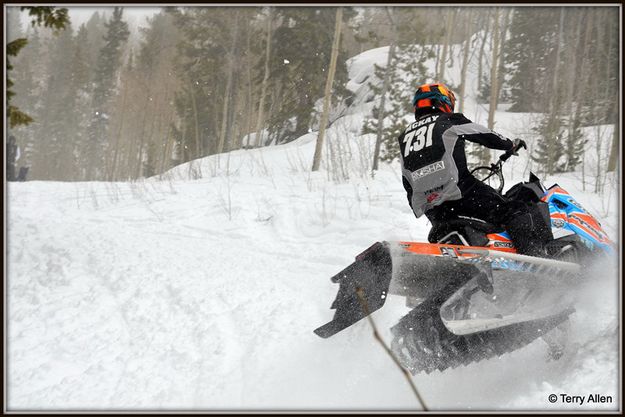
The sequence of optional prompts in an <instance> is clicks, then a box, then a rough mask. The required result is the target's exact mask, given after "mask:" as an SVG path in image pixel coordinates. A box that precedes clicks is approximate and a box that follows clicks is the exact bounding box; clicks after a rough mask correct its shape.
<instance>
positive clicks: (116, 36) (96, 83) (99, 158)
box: [87, 7, 130, 179]
mask: <svg viewBox="0 0 625 417" xmlns="http://www.w3.org/2000/svg"><path fill="white" fill-rule="evenodd" d="M122 15H123V9H122V8H121V7H115V9H114V10H113V15H112V16H111V18H110V20H109V21H108V22H106V23H105V27H106V30H107V33H106V35H105V37H104V46H103V47H102V49H100V52H99V55H98V60H97V66H96V69H95V78H94V80H93V100H92V115H91V120H90V122H89V129H88V137H89V143H88V160H89V162H87V163H88V167H89V169H88V172H87V175H88V179H95V178H102V176H103V175H104V172H103V171H104V165H105V159H104V156H105V154H106V150H107V147H108V141H109V136H108V135H109V132H108V127H109V119H110V109H109V104H110V101H111V99H112V98H113V96H114V95H115V94H116V89H115V87H116V76H117V71H118V70H119V68H120V66H121V56H122V48H123V46H124V44H125V43H126V41H127V40H128V36H129V35H130V31H129V30H128V24H127V23H126V22H125V21H124V20H123V19H122Z"/></svg>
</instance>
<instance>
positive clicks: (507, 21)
mask: <svg viewBox="0 0 625 417" xmlns="http://www.w3.org/2000/svg"><path fill="white" fill-rule="evenodd" d="M510 12H511V9H506V10H505V12H504V17H503V26H502V28H501V40H500V41H499V70H498V72H497V78H498V82H497V102H499V99H500V98H501V88H502V87H503V83H504V81H505V78H504V75H505V73H506V72H505V70H506V68H505V63H506V62H505V59H504V48H505V47H506V39H507V35H508V26H510Z"/></svg>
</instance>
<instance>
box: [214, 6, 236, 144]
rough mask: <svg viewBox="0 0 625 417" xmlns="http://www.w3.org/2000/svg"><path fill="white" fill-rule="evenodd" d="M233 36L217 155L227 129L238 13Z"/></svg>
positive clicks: (223, 142)
mask: <svg viewBox="0 0 625 417" xmlns="http://www.w3.org/2000/svg"><path fill="white" fill-rule="evenodd" d="M233 32H234V33H233V35H232V46H231V47H230V54H229V55H230V65H229V67H230V68H229V71H228V80H227V81H226V94H225V97H224V108H223V112H222V119H221V132H220V133H219V144H218V145H217V153H222V152H223V151H224V144H225V141H226V131H227V127H228V109H229V107H228V106H229V105H230V96H231V94H232V93H231V90H232V79H233V75H234V74H233V73H234V48H235V47H236V43H237V36H238V34H239V15H238V12H235V15H234V29H233Z"/></svg>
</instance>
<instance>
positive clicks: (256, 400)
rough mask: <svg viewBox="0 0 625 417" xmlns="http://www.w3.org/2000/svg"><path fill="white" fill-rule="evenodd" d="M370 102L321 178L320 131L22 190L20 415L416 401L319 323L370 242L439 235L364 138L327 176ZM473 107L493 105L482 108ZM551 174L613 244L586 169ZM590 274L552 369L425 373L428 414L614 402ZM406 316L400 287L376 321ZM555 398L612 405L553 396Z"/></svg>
mask: <svg viewBox="0 0 625 417" xmlns="http://www.w3.org/2000/svg"><path fill="white" fill-rule="evenodd" d="M387 51H388V48H378V49H375V50H372V51H367V52H365V53H363V54H361V55H359V56H358V57H356V58H354V59H352V60H351V61H350V77H351V78H352V81H350V88H352V89H353V90H357V89H358V88H360V89H361V90H362V94H365V93H366V91H365V90H366V88H364V87H363V86H364V85H365V84H366V83H365V82H364V81H363V80H365V79H366V75H367V73H368V71H369V72H372V67H371V62H384V61H385V54H386V52H387ZM456 76H457V75H456ZM363 102H364V101H363ZM367 105H368V104H363V105H362V106H361V108H360V109H361V110H362V111H361V112H360V113H358V112H353V114H349V115H348V116H345V117H343V118H342V119H340V120H338V121H337V122H335V124H333V125H332V126H331V128H330V129H328V145H327V146H326V149H325V151H324V152H326V156H325V157H324V164H325V167H324V169H322V171H320V172H318V173H312V174H311V173H309V172H307V169H308V164H309V162H310V161H311V160H312V153H313V149H314V139H315V135H311V134H309V135H306V136H305V137H302V138H300V139H298V140H297V141H295V142H292V143H289V144H287V145H282V146H276V147H271V148H265V149H256V150H250V151H235V152H231V153H230V154H228V155H219V156H213V157H209V158H204V159H203V160H200V161H194V162H192V163H187V164H184V165H182V166H180V167H177V168H175V169H174V170H172V171H171V172H170V173H169V174H168V175H166V176H165V177H164V178H163V179H161V180H159V179H155V178H154V179H149V180H146V181H140V182H136V183H98V182H94V183H54V182H27V183H10V184H9V185H8V192H9V194H8V219H7V248H8V249H7V250H8V254H7V255H8V278H7V284H6V285H7V290H8V307H7V308H8V338H7V340H8V343H7V344H8V361H7V382H8V396H7V399H8V403H7V406H8V408H9V409H10V410H37V409H44V410H48V409H53V410H79V409H178V410H180V409H189V410H191V409H193V410H195V409H213V410H214V409H224V410H225V409H249V410H251V409H311V410H318V409H334V410H348V409H349V410H366V409H375V410H383V409H387V410H418V409H419V406H418V404H417V402H416V400H415V398H414V397H413V395H412V393H411V391H410V389H409V387H408V385H407V383H406V381H405V380H404V377H403V375H402V374H401V373H400V372H398V370H397V369H396V368H395V366H394V365H393V363H392V362H391V360H390V358H389V357H388V356H387V355H386V354H385V353H384V351H383V350H382V348H381V347H380V346H379V345H378V344H377V342H376V341H375V340H374V338H373V336H372V332H371V328H370V327H369V324H368V323H367V322H366V321H365V320H363V321H361V322H359V323H358V324H357V325H354V326H352V327H350V328H349V329H347V330H345V331H344V332H342V333H340V334H339V335H337V336H335V337H333V338H330V339H327V340H323V339H320V338H318V337H317V336H315V335H314V334H313V332H312V330H313V329H315V328H316V327H318V326H319V325H321V324H323V323H325V322H327V321H328V320H330V319H331V317H332V314H333V310H330V309H329V307H330V304H331V302H332V300H333V299H334V296H335V295H336V291H337V289H338V286H337V285H335V284H332V283H331V282H330V280H329V278H330V277H331V276H332V275H334V274H335V273H337V272H338V271H340V270H341V269H342V268H344V267H345V266H347V265H348V264H349V263H350V262H352V260H353V258H354V256H356V255H357V254H358V253H359V252H361V251H362V250H364V249H366V248H367V247H368V246H370V245H371V244H372V243H374V242H375V241H380V240H389V241H392V240H413V241H425V240H427V233H428V231H429V224H428V222H427V220H426V219H425V218H420V219H415V218H414V216H413V214H412V212H411V211H410V208H409V207H408V204H407V202H406V200H405V194H404V191H403V188H402V186H401V177H400V174H399V168H398V165H397V163H395V164H391V165H387V164H383V165H382V167H381V169H380V171H379V172H378V173H377V174H376V178H375V179H371V178H369V177H368V174H367V173H366V171H363V165H362V159H363V158H365V159H368V158H369V157H370V154H371V152H372V148H373V142H372V138H371V137H370V136H362V137H359V138H356V139H352V140H351V141H350V142H349V146H350V149H351V153H350V154H349V155H350V159H349V161H347V162H348V165H349V170H348V171H349V172H350V180H349V181H348V182H341V183H337V182H335V181H332V179H331V178H329V173H328V172H329V171H328V162H327V161H328V157H327V152H328V147H329V146H333V141H336V140H338V139H340V137H341V136H340V135H341V133H340V132H341V131H345V130H346V129H347V130H348V131H350V132H352V134H353V135H354V134H355V133H354V132H358V128H359V126H361V125H362V120H363V117H364V116H363V114H364V112H365V110H366V108H367ZM466 108H467V111H466V113H467V115H469V117H473V115H474V113H475V114H478V115H482V116H483V114H484V110H483V109H481V108H480V106H479V105H477V104H475V103H474V102H468V103H467V104H466ZM519 117H520V116H519V114H516V115H512V114H508V113H505V112H499V113H498V115H497V120H498V122H499V123H500V124H501V125H502V127H503V126H509V129H510V132H506V131H505V130H502V132H503V133H504V134H509V135H510V136H518V135H515V132H514V129H515V126H517V127H518V126H523V125H524V122H523V121H520V119H519ZM474 119H475V117H474ZM476 121H478V122H480V120H479V117H478V118H477V120H476ZM482 122H483V120H482ZM525 123H527V120H525ZM334 144H336V142H334ZM523 158H524V157H523V156H521V157H519V158H518V159H517V160H516V161H511V163H510V164H508V166H506V175H507V180H508V183H507V185H508V186H510V185H512V184H514V183H515V182H517V181H519V180H520V179H521V178H524V177H525V176H526V175H527V170H526V168H525V167H526V162H527V159H523ZM193 170H195V173H193ZM198 172H200V173H201V175H198ZM197 176H200V177H201V178H199V179H194V180H193V179H189V177H191V178H195V177H197ZM545 182H546V184H547V185H550V184H552V183H553V182H558V183H559V184H560V185H562V186H563V187H565V188H566V189H568V190H569V191H570V192H571V194H572V195H573V196H574V197H575V198H576V199H578V201H580V202H581V203H582V205H584V206H585V207H586V208H587V209H589V210H590V211H591V212H592V213H593V214H595V215H597V216H598V217H599V219H600V221H601V223H602V224H603V226H604V228H605V229H606V231H607V232H608V234H609V235H610V236H611V238H612V239H613V240H615V241H616V240H617V238H618V233H617V231H618V230H619V229H618V215H617V213H618V201H617V198H616V197H614V196H613V197H611V199H609V200H608V199H607V198H604V199H600V198H598V197H597V196H596V195H595V194H593V193H591V192H590V191H588V190H582V189H581V186H580V185H579V181H578V175H577V174H566V175H561V176H558V177H553V178H548V179H547V180H546V181H545ZM614 193H616V191H615V192H614ZM596 276H597V278H596V279H595V280H594V281H593V282H592V285H588V287H587V288H586V292H585V293H584V296H583V297H582V299H581V302H580V305H579V306H578V308H577V312H576V313H575V314H573V316H572V317H571V323H572V324H571V337H570V343H569V349H568V350H567V352H566V354H565V356H564V357H563V358H561V359H560V360H559V361H553V362H546V360H545V357H546V345H545V344H544V343H543V342H542V341H540V340H538V341H535V342H534V343H532V344H530V345H529V346H527V347H525V348H523V349H521V350H518V351H515V352H512V353H510V354H506V355H504V356H502V357H500V358H496V359H492V360H489V361H484V362H480V363H478V364H472V365H469V366H467V367H461V368H457V369H454V370H448V371H446V372H444V373H440V372H438V371H437V372H434V373H432V374H430V375H425V374H420V375H417V376H416V377H414V380H415V382H416V384H417V386H418V387H419V389H420V391H421V394H422V396H423V397H424V399H425V400H426V402H427V404H428V406H429V407H430V408H431V409H433V410H450V409H451V410H481V409H487V410H493V409H498V410H505V409H512V410H548V411H552V410H593V409H612V410H614V409H618V408H619V407H620V401H621V399H620V397H619V395H618V392H619V389H618V388H619V387H618V383H619V377H620V375H619V373H618V369H620V367H619V364H618V361H619V356H618V332H619V323H618V314H617V312H618V309H619V307H620V306H619V300H618V299H617V297H618V296H617V294H618V289H617V286H618V285H617V277H616V272H615V269H600V270H599V272H598V273H597V275H596ZM407 311H408V310H407V308H406V307H404V305H403V300H402V299H400V298H399V297H393V296H391V297H390V298H389V300H388V302H387V305H386V306H385V308H383V309H381V310H380V311H378V312H376V313H374V315H373V316H374V319H375V320H376V323H377V325H378V328H379V329H380V330H381V331H382V333H383V336H384V337H385V338H386V340H387V341H389V342H390V340H391V337H390V327H391V326H392V325H393V324H394V323H395V322H396V321H397V320H398V319H399V317H400V316H401V315H403V314H405V313H406V312H407ZM551 393H556V394H559V393H568V394H571V395H587V394H589V393H598V394H603V395H611V396H612V397H613V399H614V402H613V403H612V404H604V405H596V404H585V405H584V406H581V407H580V406H572V405H570V404H569V405H565V404H560V403H558V404H550V403H549V402H548V401H547V396H548V395H549V394H551Z"/></svg>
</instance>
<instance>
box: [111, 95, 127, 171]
mask: <svg viewBox="0 0 625 417" xmlns="http://www.w3.org/2000/svg"><path fill="white" fill-rule="evenodd" d="M127 93H128V88H124V94H123V96H122V108H121V114H120V116H119V117H120V121H119V128H118V129H117V137H116V138H115V149H114V150H113V158H112V161H111V166H110V168H109V175H108V178H109V181H113V180H115V172H116V170H117V157H118V156H119V146H120V139H121V136H122V130H123V127H124V115H125V114H126V94H127Z"/></svg>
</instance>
